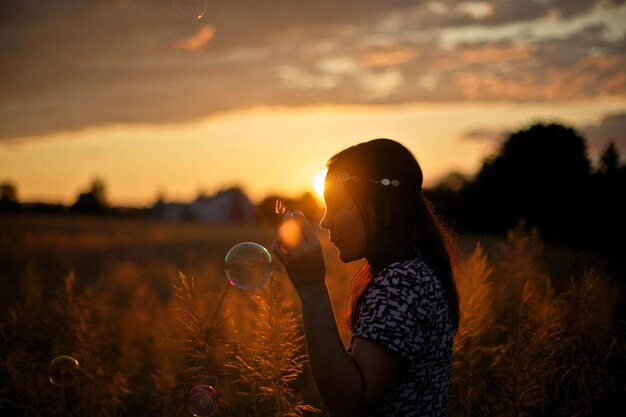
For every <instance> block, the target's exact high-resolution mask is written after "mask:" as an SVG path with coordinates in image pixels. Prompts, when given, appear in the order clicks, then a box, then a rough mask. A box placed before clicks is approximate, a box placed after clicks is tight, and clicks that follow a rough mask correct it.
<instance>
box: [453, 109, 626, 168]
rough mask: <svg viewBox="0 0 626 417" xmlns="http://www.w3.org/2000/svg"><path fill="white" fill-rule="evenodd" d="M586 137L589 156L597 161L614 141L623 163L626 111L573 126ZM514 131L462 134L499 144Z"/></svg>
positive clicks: (464, 137)
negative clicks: (593, 121) (594, 121)
mask: <svg viewBox="0 0 626 417" xmlns="http://www.w3.org/2000/svg"><path fill="white" fill-rule="evenodd" d="M573 127H574V128H575V129H576V130H577V131H578V133H579V134H580V135H581V136H582V137H583V138H585V140H586V144H587V150H588V156H589V158H590V159H591V161H592V162H593V163H596V162H597V161H598V160H599V158H600V155H601V154H602V152H604V151H605V150H606V148H607V146H608V145H609V143H611V142H612V143H614V144H615V146H616V148H617V150H618V152H619V154H620V157H621V158H620V159H621V161H622V162H623V163H626V134H625V133H624V132H626V112H623V113H612V114H607V115H605V116H603V117H602V118H601V119H600V120H598V121H597V122H596V123H591V124H586V125H580V124H579V125H575V126H573ZM511 133H512V131H507V130H496V129H490V128H488V127H483V128H477V129H471V130H468V131H466V132H464V133H463V134H462V135H461V139H462V140H465V141H474V142H483V143H488V144H492V145H499V144H501V143H503V142H504V141H505V140H507V139H508V137H509V135H510V134H511Z"/></svg>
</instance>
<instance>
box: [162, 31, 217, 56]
mask: <svg viewBox="0 0 626 417" xmlns="http://www.w3.org/2000/svg"><path fill="white" fill-rule="evenodd" d="M213 36H215V27H214V26H211V25H204V26H202V27H201V28H200V29H199V30H198V32H196V33H195V34H194V35H192V36H187V37H182V38H178V39H176V40H174V42H172V47H174V48H175V49H183V50H185V51H192V52H193V51H197V50H198V49H200V48H202V47H203V46H205V45H206V44H207V43H209V41H210V40H211V39H213Z"/></svg>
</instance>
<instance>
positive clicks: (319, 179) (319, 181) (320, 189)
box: [313, 169, 327, 199]
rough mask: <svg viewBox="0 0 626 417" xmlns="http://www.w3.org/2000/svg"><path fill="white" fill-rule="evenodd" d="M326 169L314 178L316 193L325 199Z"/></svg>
mask: <svg viewBox="0 0 626 417" xmlns="http://www.w3.org/2000/svg"><path fill="white" fill-rule="evenodd" d="M326 171H327V170H326V169H325V170H323V171H320V172H318V173H317V174H315V177H314V178H313V188H314V189H315V192H316V193H317V194H318V195H319V196H320V197H321V198H322V199H323V198H324V180H325V179H326Z"/></svg>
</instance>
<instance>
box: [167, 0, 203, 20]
mask: <svg viewBox="0 0 626 417" xmlns="http://www.w3.org/2000/svg"><path fill="white" fill-rule="evenodd" d="M172 7H173V8H174V12H175V13H176V15H177V16H178V17H180V18H181V19H183V20H199V19H202V17H203V16H204V14H205V13H206V9H207V1H206V0H172Z"/></svg>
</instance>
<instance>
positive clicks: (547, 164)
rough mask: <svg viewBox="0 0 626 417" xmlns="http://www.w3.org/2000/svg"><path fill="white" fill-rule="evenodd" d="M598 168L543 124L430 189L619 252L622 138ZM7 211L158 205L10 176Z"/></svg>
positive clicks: (559, 236)
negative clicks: (71, 193) (45, 195)
mask: <svg viewBox="0 0 626 417" xmlns="http://www.w3.org/2000/svg"><path fill="white" fill-rule="evenodd" d="M597 166H598V167H597V168H595V169H594V168H593V167H592V163H591V161H590V160H589V157H588V154H587V146H586V142H585V139H584V138H583V137H582V136H581V135H580V134H579V133H578V132H576V131H575V130H574V129H573V128H571V127H567V126H563V125H561V124H535V125H532V126H530V127H528V128H526V129H522V130H520V131H517V132H515V133H512V134H511V135H510V136H509V137H508V138H507V139H506V140H505V141H504V142H503V143H502V144H501V147H500V149H499V151H498V152H497V153H496V154H495V155H492V156H490V157H488V158H487V159H486V160H485V161H484V163H483V165H482V168H481V169H480V170H479V172H478V173H477V174H476V175H475V176H473V177H465V176H462V175H459V174H450V175H449V176H448V177H447V178H445V179H444V180H443V181H442V182H441V183H439V184H438V185H437V186H435V187H433V188H430V189H428V190H425V194H426V196H427V197H428V199H429V200H430V201H431V202H432V203H433V205H434V207H435V210H436V212H437V213H438V214H439V215H441V216H442V217H443V218H444V219H445V220H446V222H447V223H448V225H449V226H451V228H452V229H453V230H455V231H457V232H470V233H492V234H499V235H503V234H505V233H506V232H507V231H508V230H510V229H512V228H514V227H515V226H517V225H518V224H519V223H520V221H523V222H524V223H525V224H526V226H527V227H528V228H534V229H536V230H538V232H539V234H540V235H541V237H542V239H544V240H546V241H549V242H554V243H559V244H563V245H566V246H569V247H574V248H577V249H591V250H602V251H606V250H608V251H614V252H616V251H619V250H623V249H624V247H626V245H625V244H624V239H623V237H624V235H625V232H626V227H625V226H626V225H625V217H626V216H625V214H624V213H626V199H624V198H623V196H624V194H625V191H626V167H625V166H624V165H622V164H621V163H620V155H619V153H618V151H617V148H616V147H615V144H614V143H609V144H608V146H607V147H606V149H605V150H604V152H603V153H602V155H601V157H600V160H599V161H598V164H597ZM238 190H239V191H240V194H242V197H245V200H246V201H249V199H248V197H247V196H245V193H244V192H243V190H241V189H238ZM279 197H280V196H268V197H266V198H265V199H264V200H263V201H262V202H260V203H259V204H257V205H256V213H257V214H256V220H257V221H258V222H259V223H272V222H277V221H278V217H277V216H276V215H275V213H274V205H275V202H276V199H277V198H279ZM203 198H206V197H205V196H198V199H203ZM159 201H161V200H159ZM157 203H158V202H157ZM157 203H155V204H157ZM286 203H287V206H288V207H289V209H290V210H293V209H299V210H302V211H303V212H304V213H305V215H307V217H309V218H311V219H313V220H316V219H319V218H320V217H321V215H322V213H323V207H321V204H320V203H319V201H318V200H317V199H316V198H315V197H314V196H313V195H311V194H309V193H305V194H303V195H302V196H301V197H299V198H294V199H287V200H286ZM0 211H31V212H48V213H51V212H54V213H75V212H77V213H100V214H114V215H120V214H126V215H128V214H130V215H150V214H151V213H152V214H154V211H151V209H150V208H143V209H140V208H120V207H113V206H112V205H111V204H109V202H108V201H107V197H106V187H105V184H104V182H103V181H102V180H99V179H94V180H93V181H92V183H91V184H90V186H89V187H88V188H87V189H86V190H83V191H82V192H80V193H79V195H78V197H77V198H76V201H75V202H74V203H73V204H72V205H70V206H63V205H61V204H47V203H29V204H20V202H19V201H18V193H17V188H16V187H15V185H14V184H12V183H11V182H8V181H5V182H3V183H1V184H0Z"/></svg>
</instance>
